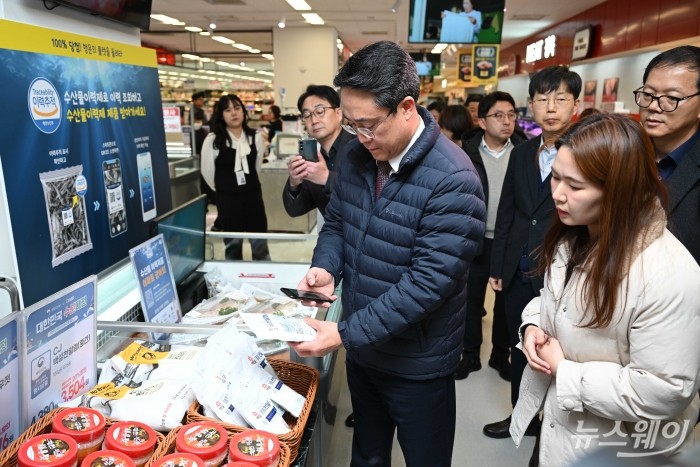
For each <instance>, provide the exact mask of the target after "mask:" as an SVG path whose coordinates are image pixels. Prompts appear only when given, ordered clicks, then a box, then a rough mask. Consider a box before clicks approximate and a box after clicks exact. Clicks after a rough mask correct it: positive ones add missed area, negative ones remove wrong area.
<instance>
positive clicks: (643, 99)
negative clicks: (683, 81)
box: [632, 86, 700, 112]
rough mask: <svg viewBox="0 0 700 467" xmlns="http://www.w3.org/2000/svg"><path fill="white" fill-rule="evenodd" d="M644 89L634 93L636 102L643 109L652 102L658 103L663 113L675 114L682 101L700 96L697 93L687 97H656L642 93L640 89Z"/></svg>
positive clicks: (699, 93)
mask: <svg viewBox="0 0 700 467" xmlns="http://www.w3.org/2000/svg"><path fill="white" fill-rule="evenodd" d="M643 87H644V86H642V87H640V88H638V89H636V90H635V91H632V94H634V101H635V102H636V103H637V105H638V106H639V107H641V108H643V109H646V108H647V107H649V106H650V105H651V103H652V102H654V101H656V103H657V104H658V105H659V109H661V111H662V112H673V111H674V110H676V109H677V108H678V104H679V103H680V102H681V101H684V100H687V99H690V98H691V97H695V96H700V92H696V93H695V94H692V95H690V96H685V97H676V96H655V95H653V94H649V93H648V92H645V91H640V89H642V88H643Z"/></svg>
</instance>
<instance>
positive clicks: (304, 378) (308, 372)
mask: <svg viewBox="0 0 700 467" xmlns="http://www.w3.org/2000/svg"><path fill="white" fill-rule="evenodd" d="M268 361H269V362H270V365H272V368H273V369H274V370H275V372H276V373H277V377H278V378H279V379H280V380H281V381H282V382H283V383H284V384H286V385H287V386H289V387H290V388H292V389H294V390H295V391H296V392H298V393H299V394H301V395H302V396H305V398H306V402H304V407H303V408H302V409H301V414H300V415H299V418H294V417H293V416H292V415H290V414H289V413H286V414H285V415H284V419H285V421H286V422H287V424H288V425H289V431H288V432H287V433H284V434H282V435H277V437H278V438H279V440H280V441H281V442H282V443H285V444H287V445H288V446H289V449H290V451H291V459H290V462H294V459H296V457H297V454H298V453H299V445H300V444H301V437H302V436H303V435H304V428H305V427H306V422H307V420H308V419H309V414H310V413H311V407H312V406H313V403H314V398H315V397H316V390H317V389H318V382H319V373H318V370H316V369H315V368H311V367H308V366H306V365H302V364H300V363H293V362H288V361H286V360H280V359H276V358H270V359H268ZM201 421H213V422H216V423H219V424H220V425H221V426H223V427H224V428H225V429H226V430H227V431H229V432H231V433H240V432H242V431H245V430H249V429H250V428H249V427H243V426H239V425H232V424H230V423H224V422H222V421H220V420H216V419H213V418H209V417H205V416H204V415H202V413H201V407H200V405H199V404H198V403H197V402H195V403H194V404H192V406H190V409H189V410H188V411H187V423H192V422H201Z"/></svg>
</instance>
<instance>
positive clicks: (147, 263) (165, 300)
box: [129, 234, 182, 340]
mask: <svg viewBox="0 0 700 467" xmlns="http://www.w3.org/2000/svg"><path fill="white" fill-rule="evenodd" d="M129 256H131V264H132V265H133V266H134V272H135V274H136V277H137V279H138V283H139V292H140V293H141V308H142V309H143V316H144V318H145V320H146V321H147V322H150V323H177V322H179V321H180V319H181V318H182V312H181V309H180V301H179V300H178V298H177V289H176V288H175V279H174V278H173V269H172V267H171V266H170V259H169V258H168V249H167V247H166V245H165V239H164V238H163V234H159V235H157V236H155V237H153V238H151V239H150V240H147V241H145V242H144V243H142V244H141V245H139V246H137V247H135V248H132V249H131V250H129ZM165 336H167V334H161V335H155V336H153V338H154V339H156V340H158V339H162V338H164V337H165Z"/></svg>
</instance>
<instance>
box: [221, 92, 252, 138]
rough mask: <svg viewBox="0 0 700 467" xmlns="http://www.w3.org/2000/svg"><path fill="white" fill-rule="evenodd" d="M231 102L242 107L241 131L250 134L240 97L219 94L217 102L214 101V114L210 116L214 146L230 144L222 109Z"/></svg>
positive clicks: (245, 112)
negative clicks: (219, 97)
mask: <svg viewBox="0 0 700 467" xmlns="http://www.w3.org/2000/svg"><path fill="white" fill-rule="evenodd" d="M230 104H233V105H234V107H235V106H240V107H241V109H243V133H245V134H246V135H247V134H250V133H251V131H252V130H251V129H250V127H248V112H247V111H246V108H245V105H243V101H242V100H241V98H240V97H238V96H237V95H235V94H227V95H225V96H221V99H219V102H217V103H216V106H215V107H214V115H213V116H212V121H211V128H212V131H213V132H214V134H215V135H216V137H215V138H214V148H215V149H221V148H225V147H226V145H227V143H228V145H229V146H231V145H232V141H231V137H230V136H229V134H228V131H226V121H225V120H224V110H226V109H228V106H229V105H230Z"/></svg>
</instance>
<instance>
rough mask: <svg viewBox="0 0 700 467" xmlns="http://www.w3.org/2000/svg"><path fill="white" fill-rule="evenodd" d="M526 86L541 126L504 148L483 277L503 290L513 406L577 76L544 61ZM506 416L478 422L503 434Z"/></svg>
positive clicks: (535, 426) (533, 428)
mask: <svg viewBox="0 0 700 467" xmlns="http://www.w3.org/2000/svg"><path fill="white" fill-rule="evenodd" d="M528 92H529V95H530V102H529V106H530V111H531V112H532V116H533V118H534V120H535V123H537V124H538V125H539V126H540V127H541V128H542V135H541V136H540V137H538V138H533V139H531V140H529V141H526V142H524V143H522V144H520V145H518V146H517V147H515V148H514V149H513V151H512V152H511V154H510V160H509V161H508V168H507V169H506V175H505V179H504V181H503V188H502V190H501V199H500V202H499V204H498V215H497V217H496V225H495V227H494V236H493V245H492V252H491V274H490V275H491V277H490V278H489V283H490V284H491V287H492V288H493V290H495V291H502V292H503V299H504V304H505V310H506V323H507V326H508V335H509V339H510V348H511V354H510V357H511V397H510V399H511V403H512V405H513V407H515V403H516V402H517V400H518V391H519V389H520V380H521V379H522V376H523V371H524V370H525V366H526V365H527V360H526V358H525V354H523V352H522V351H521V350H520V349H518V348H516V345H517V344H518V343H519V342H520V335H519V332H518V331H519V328H520V324H521V322H522V321H521V314H522V312H523V309H524V308H525V305H527V304H528V303H529V302H530V300H532V299H533V298H534V297H537V296H538V295H539V294H540V289H541V288H542V287H543V286H544V278H543V277H542V276H537V275H534V274H533V273H532V272H533V271H534V270H535V269H536V268H537V264H538V257H537V251H538V249H539V247H540V245H541V244H542V242H543V241H544V235H545V233H546V232H547V229H549V226H550V224H551V222H552V218H553V215H554V212H555V211H554V201H553V200H552V190H551V187H550V179H551V171H552V163H553V162H554V157H555V156H556V154H557V149H556V148H555V146H554V143H555V142H556V141H557V139H558V138H559V136H561V135H562V134H563V133H564V131H566V129H567V128H568V127H569V125H570V123H571V119H572V117H573V116H574V114H575V112H576V109H577V108H578V104H579V94H580V93H581V77H580V76H579V75H578V74H577V73H575V72H573V71H569V69H568V68H566V67H562V66H551V67H547V68H544V69H542V70H540V71H538V72H537V73H535V74H534V75H533V76H532V78H531V79H530V84H529V87H528ZM510 419H511V417H510V416H508V417H507V418H506V419H505V420H502V421H500V422H495V423H490V424H488V425H486V426H484V430H483V431H484V434H485V435H486V436H488V437H490V438H509V437H510V432H509V430H510ZM539 431H540V420H539V418H535V419H534V420H533V421H532V423H531V424H530V426H529V427H528V429H527V431H526V433H525V434H526V435H529V436H534V435H537V434H539ZM535 449H536V451H537V446H536V447H535ZM534 458H535V459H537V458H538V456H535V457H534Z"/></svg>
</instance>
